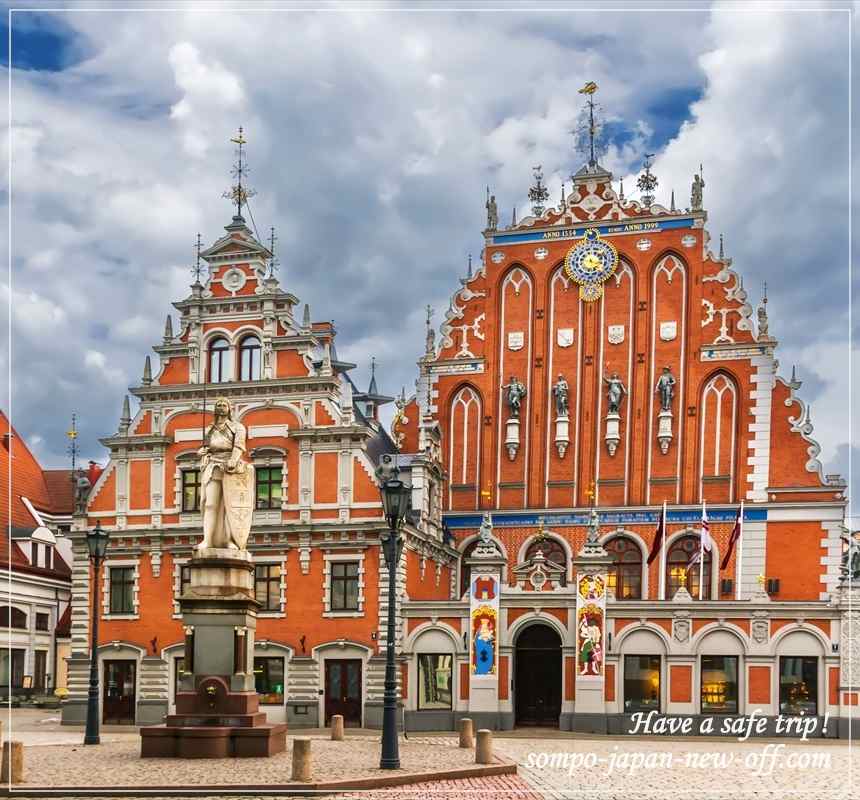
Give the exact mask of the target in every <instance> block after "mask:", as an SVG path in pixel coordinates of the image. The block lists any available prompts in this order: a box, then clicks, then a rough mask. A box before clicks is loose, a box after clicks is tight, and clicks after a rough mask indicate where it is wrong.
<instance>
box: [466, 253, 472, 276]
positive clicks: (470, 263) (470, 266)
mask: <svg viewBox="0 0 860 800" xmlns="http://www.w3.org/2000/svg"><path fill="white" fill-rule="evenodd" d="M466 278H467V279H468V280H472V254H471V253H469V266H468V268H467V271H466Z"/></svg>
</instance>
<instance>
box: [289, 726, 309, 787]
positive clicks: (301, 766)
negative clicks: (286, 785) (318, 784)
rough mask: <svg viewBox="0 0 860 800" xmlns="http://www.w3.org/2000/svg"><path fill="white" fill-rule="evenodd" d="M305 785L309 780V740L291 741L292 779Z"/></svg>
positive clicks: (305, 738)
mask: <svg viewBox="0 0 860 800" xmlns="http://www.w3.org/2000/svg"><path fill="white" fill-rule="evenodd" d="M292 779H293V780H294V781H302V782H304V783H307V782H308V781H310V779H311V740H310V739H308V738H307V737H302V738H299V739H293V778H292Z"/></svg>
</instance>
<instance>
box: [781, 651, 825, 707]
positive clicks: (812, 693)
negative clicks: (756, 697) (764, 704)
mask: <svg viewBox="0 0 860 800" xmlns="http://www.w3.org/2000/svg"><path fill="white" fill-rule="evenodd" d="M779 713H780V714H811V715H812V716H815V715H816V714H817V713H818V659H817V658H816V657H815V656H782V657H781V658H780V659H779Z"/></svg>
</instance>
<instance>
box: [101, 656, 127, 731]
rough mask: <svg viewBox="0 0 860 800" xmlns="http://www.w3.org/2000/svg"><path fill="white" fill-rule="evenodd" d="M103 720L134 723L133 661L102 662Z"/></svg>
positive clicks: (121, 723)
mask: <svg viewBox="0 0 860 800" xmlns="http://www.w3.org/2000/svg"><path fill="white" fill-rule="evenodd" d="M103 693H104V712H103V715H102V716H103V721H104V723H105V724H106V725H107V724H110V725H134V697H135V663H134V661H105V662H104V689H103Z"/></svg>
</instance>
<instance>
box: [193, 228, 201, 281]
mask: <svg viewBox="0 0 860 800" xmlns="http://www.w3.org/2000/svg"><path fill="white" fill-rule="evenodd" d="M194 247H195V249H196V250H197V258H196V259H195V261H194V266H193V267H191V274H192V275H193V276H194V285H195V286H200V273H201V271H202V265H201V263H200V262H201V261H202V259H201V257H200V253H201V252H202V250H203V240H202V238H201V237H200V234H199V233H198V234H197V241H196V242H195V243H194Z"/></svg>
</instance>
